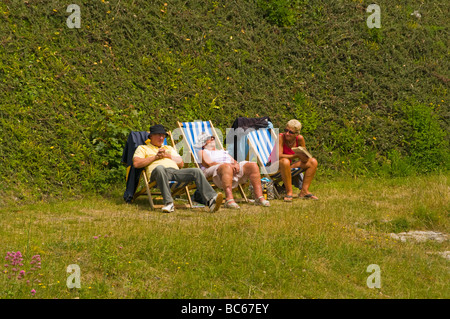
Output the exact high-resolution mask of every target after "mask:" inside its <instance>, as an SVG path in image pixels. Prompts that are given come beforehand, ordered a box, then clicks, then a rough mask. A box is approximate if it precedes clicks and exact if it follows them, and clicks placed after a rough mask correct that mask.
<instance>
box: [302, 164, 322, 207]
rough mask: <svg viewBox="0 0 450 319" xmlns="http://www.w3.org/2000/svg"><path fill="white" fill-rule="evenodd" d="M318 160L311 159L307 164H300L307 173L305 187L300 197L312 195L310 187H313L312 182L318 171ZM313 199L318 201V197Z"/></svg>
mask: <svg viewBox="0 0 450 319" xmlns="http://www.w3.org/2000/svg"><path fill="white" fill-rule="evenodd" d="M317 165H318V163H317V160H316V159H315V158H310V159H309V160H308V161H307V162H306V163H305V162H302V163H301V164H300V167H301V168H302V169H305V173H304V176H303V186H302V190H301V191H300V194H299V195H298V196H299V197H305V196H306V195H308V194H311V193H310V191H309V186H310V185H311V182H312V180H313V178H314V175H315V174H316V171H317ZM312 198H313V199H318V198H317V197H316V196H313V197H312Z"/></svg>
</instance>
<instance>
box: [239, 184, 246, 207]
mask: <svg viewBox="0 0 450 319" xmlns="http://www.w3.org/2000/svg"><path fill="white" fill-rule="evenodd" d="M238 187H239V192H240V193H241V195H242V197H243V198H244V200H245V202H246V203H248V198H247V195H245V192H244V189H243V188H242V185H241V184H239V185H238Z"/></svg>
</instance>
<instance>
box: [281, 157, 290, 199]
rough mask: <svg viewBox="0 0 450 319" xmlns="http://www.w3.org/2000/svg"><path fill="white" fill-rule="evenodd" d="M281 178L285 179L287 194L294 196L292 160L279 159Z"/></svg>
mask: <svg viewBox="0 0 450 319" xmlns="http://www.w3.org/2000/svg"><path fill="white" fill-rule="evenodd" d="M279 165H280V173H281V179H282V180H283V184H284V188H285V189H286V196H292V175H291V162H290V161H289V160H288V159H287V158H282V159H280V161H279Z"/></svg>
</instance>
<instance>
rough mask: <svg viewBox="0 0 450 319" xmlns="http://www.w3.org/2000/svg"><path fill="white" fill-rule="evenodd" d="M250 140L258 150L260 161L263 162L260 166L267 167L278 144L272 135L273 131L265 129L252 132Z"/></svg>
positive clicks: (249, 136)
mask: <svg viewBox="0 0 450 319" xmlns="http://www.w3.org/2000/svg"><path fill="white" fill-rule="evenodd" d="M248 138H249V140H250V142H251V143H252V144H253V146H254V147H255V148H256V149H255V151H256V153H257V156H258V157H259V160H260V161H261V163H260V164H262V165H264V166H266V164H267V162H268V160H269V156H270V153H271V152H272V150H273V147H274V146H275V142H276V141H275V139H274V138H273V136H272V134H271V130H270V129H265V128H260V129H258V130H252V131H251V132H250V133H249V134H248Z"/></svg>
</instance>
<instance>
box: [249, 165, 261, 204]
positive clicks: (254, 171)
mask: <svg viewBox="0 0 450 319" xmlns="http://www.w3.org/2000/svg"><path fill="white" fill-rule="evenodd" d="M244 175H245V176H247V177H248V179H249V181H250V184H252V186H253V191H254V192H255V195H256V198H259V197H261V196H263V192H262V186H261V174H260V172H259V167H258V164H256V163H254V162H249V163H247V164H245V165H244Z"/></svg>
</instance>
